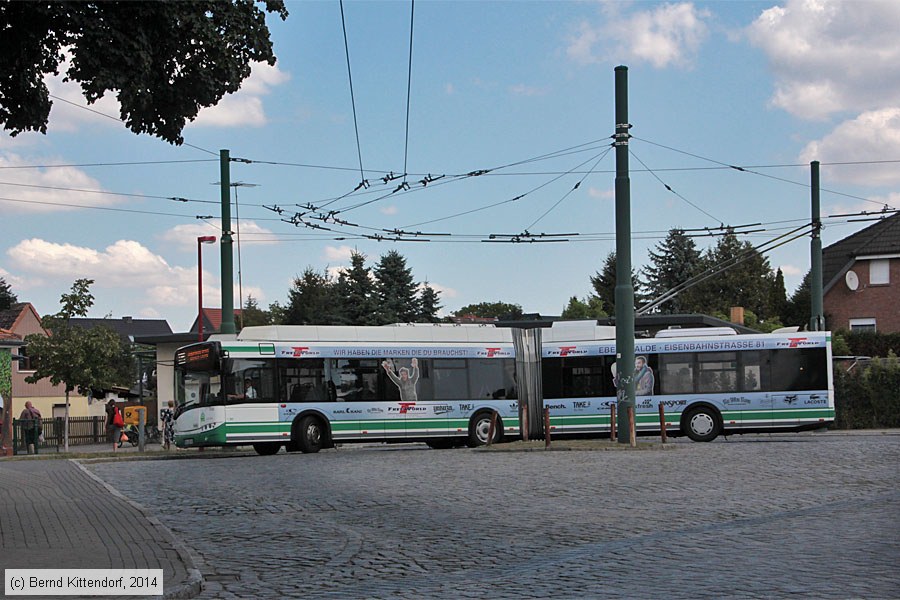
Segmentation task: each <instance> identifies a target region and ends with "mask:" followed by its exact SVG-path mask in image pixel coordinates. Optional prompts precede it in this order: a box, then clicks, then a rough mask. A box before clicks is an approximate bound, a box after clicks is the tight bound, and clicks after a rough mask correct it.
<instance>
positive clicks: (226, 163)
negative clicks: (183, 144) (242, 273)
mask: <svg viewBox="0 0 900 600" xmlns="http://www.w3.org/2000/svg"><path fill="white" fill-rule="evenodd" d="M219 186H220V188H221V198H222V246H221V250H222V326H221V327H220V328H219V332H220V333H235V327H234V287H233V286H232V282H233V281H234V273H233V271H234V266H233V259H232V253H231V157H230V156H229V153H228V150H219Z"/></svg>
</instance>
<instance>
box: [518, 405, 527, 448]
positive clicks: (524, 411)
mask: <svg viewBox="0 0 900 600" xmlns="http://www.w3.org/2000/svg"><path fill="white" fill-rule="evenodd" d="M519 431H520V432H521V433H522V441H523V442H527V441H528V405H527V404H523V405H522V422H521V423H519Z"/></svg>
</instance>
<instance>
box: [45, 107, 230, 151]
mask: <svg viewBox="0 0 900 600" xmlns="http://www.w3.org/2000/svg"><path fill="white" fill-rule="evenodd" d="M48 96H50V97H51V98H53V99H54V100H59V101H60V102H65V103H66V104H70V105H72V106H74V107H75V108H80V109H82V110H86V111H88V112H92V113H94V114H95V115H100V116H101V117H106V118H107V119H112V120H113V121H117V122H119V123H121V124H123V125H124V124H125V121H123V120H122V119H120V118H119V117H114V116H112V115H108V114H106V113H103V112H100V111H99V110H94V109H93V108H90V107H88V106H82V105H81V104H78V103H76V102H72V101H71V100H66V99H65V98H60V97H59V96H54V95H53V94H48ZM182 144H183V145H185V146H189V147H191V148H193V149H194V150H200V151H201V152H206V153H207V154H212V155H213V156H218V155H219V153H218V152H213V151H212V150H207V149H206V148H201V147H200V146H195V145H193V144H188V143H187V142H182Z"/></svg>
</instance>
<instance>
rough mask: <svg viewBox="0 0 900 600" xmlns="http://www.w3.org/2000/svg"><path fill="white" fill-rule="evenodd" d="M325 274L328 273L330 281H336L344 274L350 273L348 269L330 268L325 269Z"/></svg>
mask: <svg viewBox="0 0 900 600" xmlns="http://www.w3.org/2000/svg"><path fill="white" fill-rule="evenodd" d="M325 272H326V273H328V277H329V279H331V280H332V281H334V280H336V279H337V278H338V277H340V276H341V274H342V273H348V272H349V271H348V270H347V267H340V266H338V267H328V268H326V269H325Z"/></svg>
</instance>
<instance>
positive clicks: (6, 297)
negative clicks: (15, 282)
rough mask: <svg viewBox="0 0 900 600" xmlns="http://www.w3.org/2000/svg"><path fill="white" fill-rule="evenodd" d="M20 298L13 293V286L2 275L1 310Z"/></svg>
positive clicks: (0, 281) (0, 288)
mask: <svg viewBox="0 0 900 600" xmlns="http://www.w3.org/2000/svg"><path fill="white" fill-rule="evenodd" d="M18 301H19V299H18V298H17V297H16V295H15V294H14V293H13V291H12V288H11V287H10V285H9V284H8V283H6V280H5V279H3V278H2V277H0V310H6V309H7V308H11V307H12V305H13V304H15V303H16V302H18Z"/></svg>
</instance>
